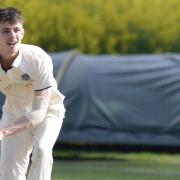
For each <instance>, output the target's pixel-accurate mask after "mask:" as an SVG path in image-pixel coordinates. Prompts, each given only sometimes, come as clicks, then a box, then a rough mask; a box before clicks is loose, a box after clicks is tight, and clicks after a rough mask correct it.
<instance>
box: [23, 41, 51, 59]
mask: <svg viewBox="0 0 180 180" xmlns="http://www.w3.org/2000/svg"><path fill="white" fill-rule="evenodd" d="M20 49H21V53H22V56H23V59H27V60H28V61H33V62H34V63H36V62H38V63H43V62H45V61H46V62H47V61H51V57H50V56H49V54H48V53H47V52H45V51H44V50H43V49H42V48H41V47H39V46H35V45H31V44H21V47H20Z"/></svg>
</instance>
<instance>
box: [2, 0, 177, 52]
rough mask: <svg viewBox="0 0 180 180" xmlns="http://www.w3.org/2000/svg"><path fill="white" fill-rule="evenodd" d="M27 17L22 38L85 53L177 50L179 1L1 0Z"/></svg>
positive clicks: (50, 47) (53, 47)
mask: <svg viewBox="0 0 180 180" xmlns="http://www.w3.org/2000/svg"><path fill="white" fill-rule="evenodd" d="M0 6H2V7H3V6H16V7H18V8H20V9H21V10H22V12H23V14H24V16H25V17H26V23H25V28H26V35H25V38H24V42H25V43H32V44H37V45H40V46H41V47H43V48H45V49H46V50H47V51H63V50H68V49H73V48H77V49H79V50H80V51H81V52H83V53H93V54H101V53H111V54H114V53H128V54H130V53H161V52H179V51H180V1H179V0H28V1H24V0H0Z"/></svg>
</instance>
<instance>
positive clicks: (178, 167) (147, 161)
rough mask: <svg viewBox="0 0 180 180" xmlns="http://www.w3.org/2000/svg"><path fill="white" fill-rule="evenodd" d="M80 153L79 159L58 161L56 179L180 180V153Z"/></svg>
mask: <svg viewBox="0 0 180 180" xmlns="http://www.w3.org/2000/svg"><path fill="white" fill-rule="evenodd" d="M60 153H61V152H60ZM62 153H63V152H62ZM64 153H65V152H64ZM57 154H58V153H57ZM57 154H56V155H55V156H57ZM72 154H73V152H72ZM72 154H71V155H72ZM80 154H81V155H79V157H80V158H76V159H75V160H70V159H68V160H63V159H59V160H55V162H54V169H53V173H52V176H53V177H52V180H121V179H122V180H179V179H180V155H179V154H159V153H117V152H116V153H113V152H109V153H108V152H106V153H100V152H98V153H94V152H93V153H92V152H91V153H87V152H85V153H84V154H82V153H80ZM75 156H77V154H76V155H75ZM103 157H104V158H103Z"/></svg>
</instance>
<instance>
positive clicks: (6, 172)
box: [0, 114, 62, 180]
mask: <svg viewBox="0 0 180 180" xmlns="http://www.w3.org/2000/svg"><path fill="white" fill-rule="evenodd" d="M61 117H62V115H61ZM61 126H62V119H60V118H59V117H58V116H57V115H55V114H48V116H47V117H46V118H45V119H44V121H43V122H42V123H41V124H39V125H38V126H37V127H36V128H34V129H28V130H26V131H24V132H21V133H19V134H17V135H14V136H9V137H6V138H4V139H3V140H2V142H1V165H0V166H1V167H0V171H1V176H0V180H26V177H27V180H50V179H51V171H52V165H53V158H52V149H53V146H54V144H55V142H56V140H57V137H58V135H59V132H60V129H61ZM31 153H32V158H31V160H32V163H31V165H30V166H29V161H30V155H31ZM29 167H30V168H29ZM27 171H28V175H27Z"/></svg>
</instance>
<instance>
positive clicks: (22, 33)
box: [21, 28, 24, 39]
mask: <svg viewBox="0 0 180 180" xmlns="http://www.w3.org/2000/svg"><path fill="white" fill-rule="evenodd" d="M21 37H22V39H23V37H24V28H22V32H21Z"/></svg>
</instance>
